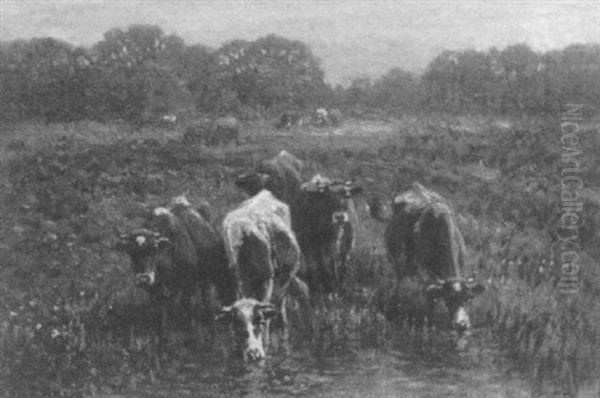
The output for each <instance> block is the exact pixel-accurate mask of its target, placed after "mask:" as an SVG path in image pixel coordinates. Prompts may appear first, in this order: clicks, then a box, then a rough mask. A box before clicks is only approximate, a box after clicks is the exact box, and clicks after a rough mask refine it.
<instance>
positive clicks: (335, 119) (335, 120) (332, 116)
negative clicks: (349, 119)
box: [328, 109, 342, 127]
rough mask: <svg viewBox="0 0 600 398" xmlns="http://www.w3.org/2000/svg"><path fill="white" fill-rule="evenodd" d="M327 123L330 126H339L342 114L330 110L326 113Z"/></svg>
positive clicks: (338, 111)
mask: <svg viewBox="0 0 600 398" xmlns="http://www.w3.org/2000/svg"><path fill="white" fill-rule="evenodd" d="M328 115H329V122H330V123H331V125H332V126H336V127H337V126H339V125H340V123H341V122H342V112H341V111H340V110H339V109H330V110H329V112H328Z"/></svg>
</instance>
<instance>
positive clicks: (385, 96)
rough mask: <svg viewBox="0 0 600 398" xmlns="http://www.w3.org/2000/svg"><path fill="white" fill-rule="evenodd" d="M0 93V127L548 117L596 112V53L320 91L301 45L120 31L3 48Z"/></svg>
mask: <svg viewBox="0 0 600 398" xmlns="http://www.w3.org/2000/svg"><path fill="white" fill-rule="evenodd" d="M0 82H1V83H0V84H1V85H2V90H1V93H0V96H1V98H0V114H1V115H2V118H3V119H5V120H6V119H9V120H24V119H33V120H42V121H45V122H55V121H74V120H82V119H91V120H101V121H105V120H111V119H123V120H127V121H130V122H143V121H152V120H155V119H156V118H157V117H160V115H164V114H168V113H189V114H194V113H198V112H201V113H237V114H246V115H248V114H263V115H264V114H277V113H278V112H281V111H282V110H285V109H296V110H304V109H309V108H314V107H322V106H325V107H340V108H343V109H346V110H350V109H366V110H368V109H381V110H384V111H386V112H389V113H392V114H403V113H407V112H422V111H445V112H472V111H476V112H486V113H493V114H518V115H524V114H540V113H545V112H557V111H560V109H562V107H563V105H564V103H565V102H578V103H582V104H585V106H586V107H587V108H588V109H589V110H591V111H592V112H596V110H597V109H598V106H599V105H600V46H599V45H572V46H569V47H566V48H564V49H562V50H554V51H549V52H546V53H537V52H534V51H533V50H531V49H530V48H529V47H528V46H526V45H524V44H519V45H513V46H510V47H507V48H505V49H504V50H502V51H499V50H497V49H495V48H492V49H490V50H488V51H486V52H483V51H474V50H466V51H444V52H442V53H441V54H439V55H438V56H437V57H436V58H435V59H434V60H432V61H431V62H430V64H429V65H428V66H427V68H426V70H425V71H424V72H423V73H422V74H419V75H417V74H413V73H409V72H406V71H404V70H401V69H398V68H395V69H392V70H390V71H389V72H387V73H386V74H384V75H383V76H381V77H380V78H378V79H375V80H373V81H372V80H371V79H368V78H357V79H354V80H353V81H352V83H351V84H350V85H349V87H342V86H339V85H338V86H336V87H331V86H329V85H328V84H326V83H325V81H324V72H323V70H322V68H321V63H320V60H319V59H318V58H317V57H315V56H314V54H313V53H312V51H311V49H310V48H309V47H308V46H307V45H306V44H304V43H302V42H301V41H297V40H289V39H286V38H283V37H281V36H277V35H274V34H271V35H267V36H265V37H261V38H258V39H257V40H254V41H247V40H234V41H231V42H228V43H225V44H224V45H222V46H221V47H219V48H216V49H215V48H210V47H207V46H204V45H201V44H194V45H187V44H186V43H185V42H184V41H183V39H181V38H180V37H178V36H176V35H167V34H165V33H164V32H163V31H162V30H161V29H160V28H159V27H157V26H151V25H131V26H129V27H127V28H126V29H112V30H109V31H108V32H106V33H105V34H104V36H103V39H102V40H101V41H99V42H98V43H96V44H94V45H93V46H91V47H89V48H84V47H75V46H73V45H71V44H69V43H66V42H63V41H60V40H56V39H53V38H35V39H31V40H16V41H12V42H3V43H1V45H0Z"/></svg>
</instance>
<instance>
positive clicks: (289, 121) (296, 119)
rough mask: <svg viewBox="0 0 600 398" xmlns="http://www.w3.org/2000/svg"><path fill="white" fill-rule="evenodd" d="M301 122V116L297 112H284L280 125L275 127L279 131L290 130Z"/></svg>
mask: <svg viewBox="0 0 600 398" xmlns="http://www.w3.org/2000/svg"><path fill="white" fill-rule="evenodd" d="M300 122H301V118H300V114H299V113H298V112H297V111H287V112H284V113H283V114H282V115H281V117H280V118H279V123H277V124H276V125H275V127H276V128H277V129H279V130H283V129H285V130H289V129H291V128H292V127H295V126H297V125H298V124H299V123H300Z"/></svg>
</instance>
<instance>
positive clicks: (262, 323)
mask: <svg viewBox="0 0 600 398" xmlns="http://www.w3.org/2000/svg"><path fill="white" fill-rule="evenodd" d="M276 313H277V312H276V310H275V307H274V306H273V305H272V304H269V303H261V302H259V301H257V300H255V299H252V298H244V299H239V300H237V301H236V302H235V303H233V304H232V305H230V306H228V307H223V308H222V309H221V311H219V313H218V314H217V315H216V318H217V319H222V320H224V321H226V322H228V323H229V324H230V325H231V327H232V330H233V338H234V342H235V352H236V354H238V355H240V356H241V357H242V359H243V360H244V361H259V360H261V359H264V357H265V349H264V345H263V338H268V337H269V336H263V334H265V333H266V332H265V330H266V325H267V321H268V320H269V319H270V318H272V317H273V316H274V315H275V314H276Z"/></svg>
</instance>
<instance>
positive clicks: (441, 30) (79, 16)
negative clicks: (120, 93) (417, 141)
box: [0, 0, 600, 85]
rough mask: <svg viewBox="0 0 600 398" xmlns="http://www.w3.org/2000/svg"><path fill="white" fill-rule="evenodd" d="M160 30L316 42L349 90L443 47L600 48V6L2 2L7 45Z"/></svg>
mask: <svg viewBox="0 0 600 398" xmlns="http://www.w3.org/2000/svg"><path fill="white" fill-rule="evenodd" d="M137 23H143V24H151V25H158V26H159V27H160V28H161V29H162V30H163V31H164V32H165V33H166V34H176V35H178V36H180V37H182V38H183V39H184V40H185V42H186V43H187V44H197V43H202V44H205V45H209V46H211V47H218V46H220V45H221V44H222V43H225V42H227V41H230V40H233V39H247V40H254V39H256V38H258V37H261V36H264V35H267V34H270V33H275V34H278V35H281V36H284V37H287V38H290V39H295V40H302V41H303V42H305V43H307V44H308V45H309V46H310V47H311V48H312V51H313V53H314V54H315V55H316V56H317V57H319V58H320V59H321V61H322V63H321V65H322V67H323V69H324V71H325V79H326V80H327V81H328V82H329V83H332V84H337V83H340V84H343V85H347V84H349V83H350V81H351V80H352V79H353V78H354V77H370V78H377V77H378V76H380V75H382V74H383V73H385V72H386V71H388V70H389V69H391V68H394V67H399V68H403V69H405V70H409V71H416V72H419V71H422V70H423V69H424V68H425V67H426V66H427V64H428V63H429V62H430V61H431V60H432V59H433V58H434V57H435V56H436V55H437V54H439V53H440V52H441V51H442V50H444V49H451V50H461V49H475V50H487V49H489V48H490V47H496V48H498V49H502V48H504V47H506V46H509V45H511V44H517V43H527V44H528V45H529V46H531V47H532V48H533V49H534V50H535V51H547V50H551V49H557V48H563V47H565V46H568V45H570V44H573V43H600V1H598V0H593V1H576V2H573V1H570V2H566V1H515V0H513V1H506V0H504V1H490V0H487V1H486V0H471V1H398V0H395V1H390V0H370V1H362V0H343V1H342V0H319V1H316V0H295V1H277V0H268V1H267V0H263V1H248V0H235V1H234V0H228V1H218V0H210V1H209V0H203V1H200V0H193V1H190V0H186V1H178V0H168V1H165V0H163V1H155V0H129V1H123V0H104V1H97V0H86V1H84V0H80V1H71V0H36V1H29V0H19V1H15V0H0V39H1V40H2V41H10V40H14V39H30V38H33V37H54V38H56V39H60V40H64V41H67V42H70V43H72V44H74V45H84V46H90V45H92V44H94V43H96V42H98V41H100V40H102V35H103V33H104V32H106V31H108V30H110V29H112V28H126V27H127V26H128V25H131V24H137Z"/></svg>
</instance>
